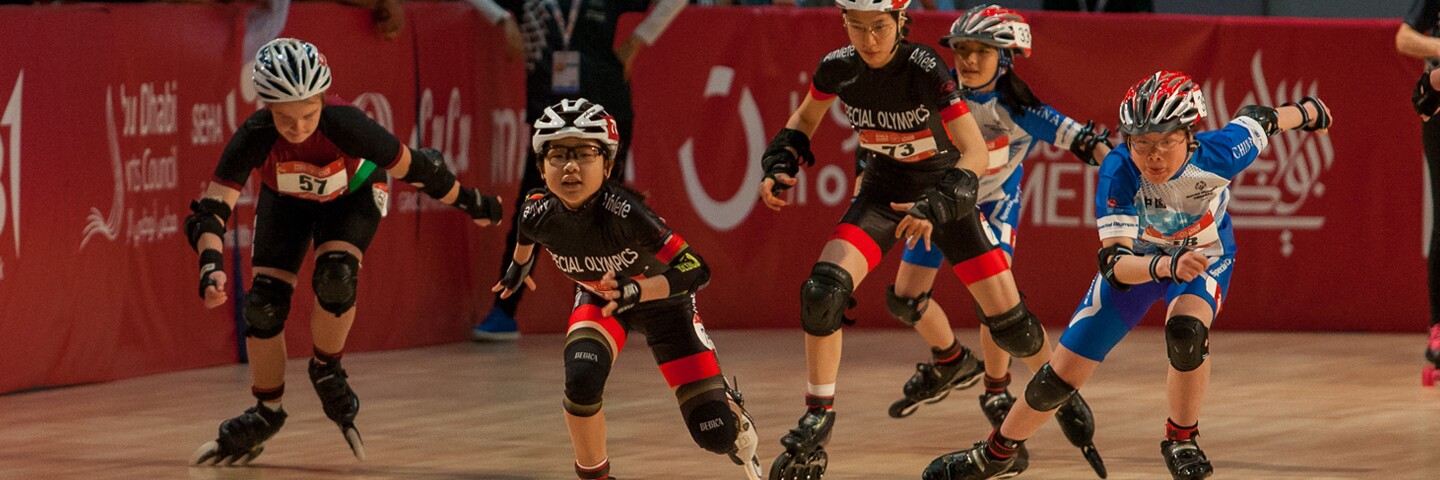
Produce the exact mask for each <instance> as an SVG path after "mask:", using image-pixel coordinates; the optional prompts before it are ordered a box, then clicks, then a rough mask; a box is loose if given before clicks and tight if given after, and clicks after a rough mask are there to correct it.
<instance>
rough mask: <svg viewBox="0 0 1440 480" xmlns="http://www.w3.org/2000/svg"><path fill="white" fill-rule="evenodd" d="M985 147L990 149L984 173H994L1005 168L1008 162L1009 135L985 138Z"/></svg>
mask: <svg viewBox="0 0 1440 480" xmlns="http://www.w3.org/2000/svg"><path fill="white" fill-rule="evenodd" d="M985 148H986V149H987V150H989V151H990V165H988V166H987V167H986V170H985V174H986V175H994V174H996V173H1000V171H1001V170H1004V169H1005V165H1008V164H1010V137H1008V136H1003V135H1002V136H1000V138H996V139H994V140H987V141H986V142H985Z"/></svg>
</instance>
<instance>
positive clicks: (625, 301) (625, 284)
mask: <svg viewBox="0 0 1440 480" xmlns="http://www.w3.org/2000/svg"><path fill="white" fill-rule="evenodd" d="M615 284H616V286H615V291H617V292H620V298H617V299H615V304H616V305H617V306H618V307H617V308H616V309H615V313H617V314H618V313H620V312H624V311H626V310H629V309H630V308H631V307H634V306H635V304H637V303H640V282H636V281H635V280H633V279H631V278H630V277H629V276H626V275H624V274H621V273H616V274H615Z"/></svg>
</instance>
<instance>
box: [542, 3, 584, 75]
mask: <svg viewBox="0 0 1440 480" xmlns="http://www.w3.org/2000/svg"><path fill="white" fill-rule="evenodd" d="M584 1H585V0H572V3H571V4H570V18H569V21H568V22H566V21H565V19H564V18H562V17H561V16H560V5H559V2H558V1H556V2H547V6H548V7H550V13H551V15H552V16H553V17H555V21H556V22H564V23H563V25H561V26H562V27H563V28H561V32H560V35H561V37H560V39H561V41H562V44H561V49H560V50H558V51H555V52H553V53H552V54H551V62H552V63H551V65H550V90H551V91H552V92H554V93H557V94H572V93H579V92H580V52H578V51H575V50H571V49H570V38H571V36H572V35H574V34H575V24H576V23H578V22H579V20H580V4H581V3H583V2H584Z"/></svg>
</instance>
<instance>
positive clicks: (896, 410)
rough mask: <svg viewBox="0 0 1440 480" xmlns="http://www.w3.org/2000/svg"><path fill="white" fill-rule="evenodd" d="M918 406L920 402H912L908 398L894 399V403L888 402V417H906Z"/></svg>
mask: <svg viewBox="0 0 1440 480" xmlns="http://www.w3.org/2000/svg"><path fill="white" fill-rule="evenodd" d="M919 408H920V404H918V403H915V402H912V401H910V400H909V399H905V398H902V399H899V400H896V401H895V403H892V404H890V418H905V417H908V416H910V414H913V413H915V410H918V409H919Z"/></svg>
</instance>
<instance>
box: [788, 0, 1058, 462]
mask: <svg viewBox="0 0 1440 480" xmlns="http://www.w3.org/2000/svg"><path fill="white" fill-rule="evenodd" d="M909 3H910V2H909V1H908V0H836V4H837V6H839V7H840V8H841V12H842V15H843V18H844V21H845V28H846V30H847V32H848V33H849V36H850V42H851V45H849V46H846V47H844V48H841V49H839V50H835V51H834V52H831V53H830V54H829V55H826V56H825V58H824V59H823V60H821V62H820V66H819V67H818V69H817V70H816V72H815V75H814V76H813V78H814V81H813V84H812V85H811V90H810V93H809V95H808V96H806V98H805V100H804V101H803V102H802V103H801V104H800V107H799V109H798V110H797V111H796V112H795V113H794V114H793V115H792V116H791V117H790V120H789V122H788V123H787V124H786V127H785V128H784V129H782V130H781V131H780V133H779V134H778V135H776V136H775V138H774V139H773V140H771V143H770V147H769V148H768V149H767V150H766V152H765V154H764V158H763V161H762V164H763V167H764V169H765V172H766V174H765V178H764V180H763V181H762V182H761V185H760V197H761V200H762V201H764V202H765V204H766V206H768V207H770V208H771V209H773V210H777V211H778V210H779V209H780V208H781V207H783V206H785V205H786V202H785V200H783V199H781V198H780V197H778V196H777V194H778V193H780V192H781V191H783V190H785V189H788V188H790V187H791V186H793V185H794V184H795V183H796V179H795V178H794V176H795V175H796V173H798V172H799V169H800V164H801V162H802V161H803V162H804V163H806V164H810V163H813V161H814V157H813V155H812V154H811V153H810V148H809V145H810V136H811V134H813V132H814V131H815V127H816V126H817V125H818V123H819V121H820V119H821V118H823V117H824V115H825V112H826V111H827V110H828V109H829V108H830V104H831V102H833V101H834V99H835V98H836V97H837V96H838V97H839V98H840V99H842V100H844V102H845V105H846V107H847V113H848V114H849V117H850V123H851V125H852V126H853V127H854V128H855V130H856V131H857V132H858V133H859V136H860V150H859V151H858V155H859V160H860V163H861V164H863V170H864V175H863V180H862V181H861V184H860V190H859V193H858V195H857V196H856V197H855V199H854V200H853V201H852V202H851V204H850V208H849V209H847V210H846V212H845V215H844V216H843V217H842V218H841V220H840V224H839V225H838V226H837V227H836V229H835V232H834V234H833V235H832V236H831V237H830V241H829V242H828V243H826V245H825V248H824V250H823V251H822V252H821V253H820V259H819V261H818V262H817V263H816V264H815V266H814V268H813V269H812V270H811V274H810V278H809V279H808V280H806V281H805V283H804V284H803V285H802V286H801V287H800V310H801V311H800V320H801V325H802V326H803V327H804V330H805V333H806V337H805V358H806V366H807V373H808V385H807V389H806V396H805V405H806V407H807V411H806V412H805V414H804V415H803V416H802V417H801V418H800V420H799V426H798V427H797V428H795V429H792V430H791V431H790V433H789V434H787V435H786V436H785V437H783V438H782V439H781V442H780V443H781V444H782V445H783V446H784V447H785V452H784V453H782V454H781V455H780V456H779V457H778V458H776V459H775V462H774V464H773V465H772V466H771V470H770V478H771V479H775V480H778V479H785V480H791V479H801V478H818V477H819V476H820V475H822V474H824V472H825V469H826V466H827V464H828V457H827V455H826V453H825V451H824V449H823V447H824V446H825V444H826V443H827V442H828V441H829V437H830V431H831V429H832V428H833V426H834V421H835V412H834V411H833V410H832V405H833V403H834V394H835V378H836V376H837V374H838V370H839V364H840V347H841V332H840V329H841V325H842V323H843V321H844V319H843V314H844V311H845V310H846V309H847V308H848V307H849V306H850V305H851V304H852V302H853V300H852V299H851V297H850V295H851V292H853V291H854V289H855V288H856V286H858V285H859V284H860V282H861V281H862V280H863V279H864V277H865V275H866V274H868V273H869V272H870V270H871V269H873V268H875V266H876V265H877V264H878V263H880V258H881V256H882V255H883V254H884V253H885V252H886V251H887V250H889V249H890V247H891V246H893V245H894V244H895V241H896V240H897V239H898V238H905V239H906V242H907V244H916V243H921V244H923V245H924V246H925V247H926V248H938V249H939V250H940V251H941V252H942V253H943V254H944V256H945V258H946V260H949V261H950V263H951V264H952V265H954V266H955V267H954V271H955V274H956V275H957V276H958V277H959V278H960V280H961V281H962V282H963V283H964V284H965V285H966V287H967V288H968V289H969V290H970V292H971V294H972V295H974V296H975V299H976V301H977V303H978V304H979V305H980V308H981V310H982V311H983V314H984V315H983V317H982V319H981V321H982V323H983V324H985V325H986V326H987V327H989V329H990V332H991V334H992V335H993V336H994V338H995V341H996V343H997V344H998V345H999V346H1000V347H1001V348H1003V349H1005V350H1006V351H1007V352H1010V353H1011V354H1012V355H1014V356H1015V357H1016V358H1020V359H1021V360H1022V361H1024V362H1025V363H1026V364H1027V365H1031V367H1032V368H1039V367H1040V365H1042V364H1044V362H1045V361H1047V360H1048V359H1049V358H1050V349H1049V348H1048V347H1047V345H1046V338H1045V329H1044V327H1043V326H1041V324H1040V322H1039V320H1037V319H1036V318H1035V316H1034V315H1033V314H1031V313H1030V311H1029V310H1027V309H1026V308H1025V304H1024V303H1023V302H1021V299H1020V294H1019V292H1018V291H1017V290H1016V289H1015V280H1014V277H1013V276H1012V275H1011V273H1010V267H1009V264H1008V263H1007V262H1006V260H1005V253H1004V251H1003V250H1001V249H999V248H998V246H997V242H996V241H995V239H993V238H991V237H990V234H989V230H987V229H986V228H985V227H984V226H983V225H982V224H981V220H980V218H979V215H976V214H975V213H976V209H975V200H976V190H977V188H978V186H979V179H978V178H977V174H976V172H984V171H985V167H986V165H987V164H988V159H987V156H988V153H987V151H986V148H985V140H984V138H983V137H982V136H981V133H980V130H979V128H978V127H977V126H976V122H975V119H974V118H973V117H972V116H971V115H970V113H969V109H968V108H967V106H966V104H965V100H964V98H962V96H961V94H960V91H959V90H958V89H957V88H956V85H955V81H954V78H953V77H952V76H951V74H950V72H949V69H948V68H946V65H945V61H944V60H943V59H942V58H941V57H940V56H939V55H938V54H936V53H935V51H934V50H932V49H930V48H929V47H926V46H924V45H917V44H913V43H908V42H905V41H904V40H903V39H904V36H905V33H906V25H905V24H906V21H907V17H906V16H905V14H904V10H905V7H906V6H908V4H909ZM952 141H953V142H954V143H952ZM957 144H958V145H957ZM932 233H933V240H934V241H933V242H932ZM890 297H891V298H889V299H887V302H886V303H887V307H889V309H890V310H891V311H892V312H894V313H895V314H896V317H897V318H900V319H901V320H902V321H905V322H906V323H907V324H911V325H914V326H915V327H916V328H917V330H919V331H920V332H921V333H922V336H924V337H925V339H926V341H927V342H929V343H930V344H931V350H932V355H933V358H934V362H933V366H930V367H929V368H924V369H921V371H920V373H921V375H920V377H921V378H919V379H918V380H920V381H917V382H912V383H914V385H911V386H910V387H909V389H912V390H916V391H917V392H918V391H924V392H920V393H923V395H922V394H918V393H917V395H916V396H917V397H918V396H925V395H937V394H939V393H941V392H944V391H946V390H949V389H952V388H957V387H961V388H963V387H968V386H971V385H974V384H975V383H976V382H978V381H979V379H980V375H981V373H982V366H981V363H980V362H979V361H978V360H977V359H976V358H975V355H973V354H972V353H971V352H970V350H969V349H968V348H965V347H964V346H963V345H960V344H959V342H958V341H956V339H955V337H954V333H953V332H951V331H950V328H949V325H946V324H944V323H943V321H938V322H929V323H923V322H920V321H919V319H920V317H921V315H919V313H920V312H922V311H923V309H924V308H925V307H926V306H927V305H928V302H927V301H926V300H927V298H925V297H924V296H921V297H919V298H902V297H899V296H897V295H894V294H893V292H892V294H891V295H890ZM930 318H931V319H932V320H933V319H935V318H938V317H936V316H931V317H930Z"/></svg>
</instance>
